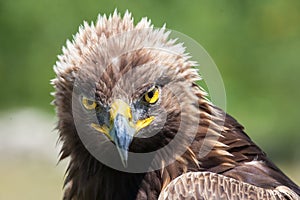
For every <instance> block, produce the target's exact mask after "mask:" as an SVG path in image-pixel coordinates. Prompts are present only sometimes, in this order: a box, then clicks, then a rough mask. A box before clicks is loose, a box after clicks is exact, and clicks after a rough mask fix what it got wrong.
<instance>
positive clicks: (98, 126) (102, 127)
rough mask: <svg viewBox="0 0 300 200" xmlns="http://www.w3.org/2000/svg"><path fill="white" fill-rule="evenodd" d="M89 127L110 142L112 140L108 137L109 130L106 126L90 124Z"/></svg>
mask: <svg viewBox="0 0 300 200" xmlns="http://www.w3.org/2000/svg"><path fill="white" fill-rule="evenodd" d="M91 127H93V128H94V129H95V130H97V131H99V132H101V133H103V134H105V135H106V136H107V137H108V138H109V139H110V140H112V138H111V137H110V135H109V128H108V127H107V126H105V125H103V126H100V125H99V124H95V123H92V124H91Z"/></svg>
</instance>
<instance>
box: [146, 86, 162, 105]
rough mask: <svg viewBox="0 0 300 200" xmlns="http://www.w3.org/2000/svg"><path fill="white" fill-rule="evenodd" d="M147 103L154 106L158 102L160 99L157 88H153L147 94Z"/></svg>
mask: <svg viewBox="0 0 300 200" xmlns="http://www.w3.org/2000/svg"><path fill="white" fill-rule="evenodd" d="M144 97H145V101H146V102H148V103H150V104H154V103H156V102H157V100H158V97H159V91H158V88H157V87H153V88H151V89H150V90H149V91H148V92H147V93H146V94H145V96H144Z"/></svg>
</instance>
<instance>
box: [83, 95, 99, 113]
mask: <svg viewBox="0 0 300 200" xmlns="http://www.w3.org/2000/svg"><path fill="white" fill-rule="evenodd" d="M82 105H83V106H84V107H85V108H86V109H87V110H93V109H95V108H96V106H97V103H96V102H95V101H93V100H90V99H88V98H86V97H83V98H82Z"/></svg>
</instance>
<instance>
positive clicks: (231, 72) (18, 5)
mask: <svg viewBox="0 0 300 200" xmlns="http://www.w3.org/2000/svg"><path fill="white" fill-rule="evenodd" d="M115 8H118V10H119V11H120V12H122V13H124V12H125V10H126V9H128V10H130V11H131V12H132V13H133V16H134V17H135V22H137V21H138V20H140V19H141V17H143V16H148V17H149V18H150V19H152V22H153V24H154V25H155V26H157V27H160V26H162V25H163V24H164V23H165V22H166V23H167V28H169V29H173V30H176V31H179V32H182V33H184V34H186V35H188V36H190V37H192V38H194V39H195V40H196V41H198V42H199V43H200V44H201V45H202V46H203V47H204V48H205V49H206V50H207V51H208V52H209V54H210V55H211V57H212V58H213V60H214V61H215V62H216V64H217V66H218V68H219V70H220V72H221V75H222V77H223V81H224V84H225V87H226V93H227V111H228V113H230V114H231V115H233V116H234V117H235V118H236V119H238V120H239V122H240V123H242V124H243V125H244V126H245V127H246V132H247V133H248V134H249V135H250V137H252V139H253V140H254V141H255V142H256V143H257V144H259V145H260V146H261V147H262V148H263V149H264V150H265V151H266V152H267V153H268V155H269V156H270V157H271V159H272V160H273V161H274V162H275V163H277V165H279V167H280V168H282V169H283V171H285V172H286V173H287V174H288V175H289V176H290V177H292V179H293V180H295V181H296V182H297V183H298V184H300V145H299V144H298V143H299V142H300V134H299V131H300V122H299V119H300V113H299V111H300V109H299V108H300V106H299V104H298V103H299V102H300V90H299V86H300V78H299V75H300V26H299V21H300V12H299V11H300V1H296V0H285V1H282V0H272V1H271V0H265V1H261V0H251V1H250V0H248V1H247V0H245V1H240V0H231V1H221V0H219V1H218V0H211V1H199V0H189V1H182V0H172V1H171V0H164V1H161V0H123V1H116V0H110V1H108V0H107V1H95V0H86V1H79V0H51V1H50V0H39V1H38V0H26V1H24V0H14V1H8V0H6V1H5V0H0V91H1V98H0V130H1V133H0V145H1V146H0V162H1V164H0V199H1V200H2V199H5V200H7V199H58V198H60V197H61V187H62V182H63V171H64V169H65V165H66V163H62V164H59V165H58V166H56V162H57V159H56V157H57V154H58V153H57V148H56V147H55V146H56V145H55V139H56V133H55V131H54V132H53V131H52V129H53V128H54V126H55V121H56V119H55V117H54V116H55V112H54V108H53V107H52V106H51V105H50V102H51V101H52V97H51V96H50V92H51V91H53V89H52V87H51V86H50V84H49V82H50V79H52V78H54V73H53V70H52V66H53V65H54V63H55V61H56V59H57V58H56V56H57V55H58V54H60V53H61V48H62V46H63V45H64V44H65V41H66V39H71V38H72V35H73V34H75V33H76V32H77V30H78V27H79V25H81V24H82V22H83V20H86V21H88V22H90V21H94V20H95V19H96V17H97V15H98V13H101V14H103V13H106V14H109V13H111V12H113V10H114V9H115ZM1 140H2V141H1ZM47 141H48V142H47ZM41 149H43V150H41Z"/></svg>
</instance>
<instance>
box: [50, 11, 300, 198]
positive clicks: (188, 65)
mask: <svg viewBox="0 0 300 200" xmlns="http://www.w3.org/2000/svg"><path fill="white" fill-rule="evenodd" d="M169 34H170V33H169V32H166V31H165V29H164V27H163V28H161V29H154V28H153V26H152V25H151V23H150V21H149V20H148V19H146V18H143V19H142V20H141V21H140V22H138V23H137V24H136V25H134V23H133V19H132V17H131V14H130V13H129V12H126V13H125V15H124V16H123V18H122V17H121V16H120V14H118V13H117V12H116V11H115V12H114V14H113V15H112V16H109V17H108V18H107V17H106V16H105V15H104V16H100V15H99V17H98V20H97V22H96V24H95V25H94V24H91V25H88V24H87V23H86V22H85V23H84V26H82V27H80V29H79V32H78V33H77V34H76V35H75V36H74V39H73V41H72V42H70V41H67V46H66V48H63V54H62V55H60V56H59V57H58V58H59V60H58V61H57V63H56V65H55V66H54V71H55V73H56V75H57V77H56V78H55V79H54V80H53V85H54V87H55V94H54V96H55V100H54V104H55V105H56V109H57V115H58V118H59V122H58V126H57V128H58V130H59V138H60V141H61V142H62V149H61V155H60V159H64V158H67V157H69V158H70V161H69V166H68V169H67V176H66V180H65V194H64V199H66V200H69V199H89V200H92V199H158V198H160V199H170V198H171V199H174V198H175V197H176V198H179V199H184V198H191V197H194V198H196V199H209V198H212V199H220V198H223V197H224V198H225V199H226V198H228V199H230V198H235V199H239V198H244V197H245V198H246V197H249V196H247V195H250V196H252V197H253V198H258V199H260V197H261V198H266V199H268V198H271V197H272V196H273V197H275V196H277V197H278V198H290V199H298V198H299V196H298V195H299V194H300V189H299V187H298V186H297V185H296V184H295V183H293V182H292V181H291V180H290V179H289V178H288V177H287V176H285V175H284V174H283V173H282V172H281V171H280V170H279V169H278V168H277V167H276V166H275V165H274V164H273V163H272V162H271V161H270V160H268V158H267V157H266V154H265V153H264V152H263V151H262V150H261V149H260V148H259V147H258V146H257V145H255V144H254V143H253V142H252V141H251V139H250V138H249V137H248V136H247V135H246V134H245V133H244V131H243V127H242V126H241V125H240V124H239V123H238V122H237V121H236V120H234V119H233V118H232V117H231V116H229V115H227V114H226V113H225V112H223V111H222V110H221V109H219V108H217V107H215V106H214V105H212V104H211V103H210V102H209V101H208V100H207V98H206V97H205V94H206V93H205V91H203V90H202V89H201V88H200V87H199V86H197V84H196V81H197V80H199V79H200V77H199V75H198V73H197V71H196V70H195V69H194V68H193V66H195V65H196V63H195V62H192V61H190V57H189V56H188V55H187V54H186V53H185V48H184V47H183V45H182V44H177V43H176V40H170V39H169V38H168V36H169ZM120 127H121V128H120ZM177 136H178V137H177ZM86 137H88V138H86ZM85 139H87V140H88V141H89V142H90V143H86V141H85ZM173 141H175V143H174V145H172V147H170V148H169V147H168V146H170V145H168V144H170V143H172V142H173ZM93 145H94V146H93ZM91 146H92V147H93V148H94V149H96V150H97V151H96V152H97V153H95V152H93V149H92V150H91ZM163 147H168V148H166V149H164V150H163V151H159V150H160V149H163ZM97 148H98V149H97ZM206 149H207V150H209V151H207V152H206V153H203V152H205V150H206ZM128 152H129V153H128ZM131 152H133V153H149V152H156V153H153V154H151V156H152V157H151V156H150V158H152V159H150V160H142V161H141V160H137V159H136V158H135V157H133V156H132V155H133V154H131ZM98 153H99V155H98ZM115 153H117V155H118V154H120V156H121V159H120V157H116V156H115ZM95 154H97V155H95ZM97 156H100V158H102V157H104V158H107V159H108V160H105V159H104V160H101V159H100V161H99V159H98V158H99V157H97ZM101 156H102V157H101ZM105 156H106V157H105ZM110 158H112V160H113V161H115V160H118V161H116V163H115V166H117V167H111V166H110V165H109V164H110V163H109V162H110V161H111V160H109V159H110ZM141 159H142V158H141ZM170 161H173V162H170ZM139 162H140V163H144V165H145V166H146V167H147V166H148V167H149V170H148V171H138V173H134V172H133V171H128V170H127V169H130V167H133V168H134V167H135V166H137V164H136V163H139ZM118 166H119V167H118ZM226 184H227V185H226ZM162 191H163V192H162ZM161 192H162V194H161ZM250 193H251V194H250ZM160 194H161V196H160Z"/></svg>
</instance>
